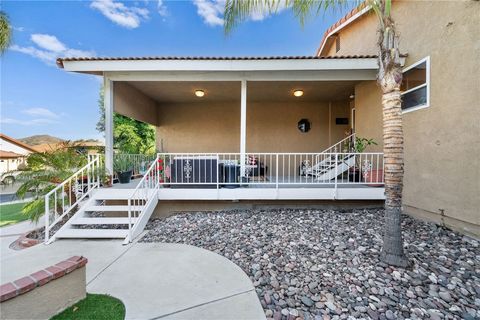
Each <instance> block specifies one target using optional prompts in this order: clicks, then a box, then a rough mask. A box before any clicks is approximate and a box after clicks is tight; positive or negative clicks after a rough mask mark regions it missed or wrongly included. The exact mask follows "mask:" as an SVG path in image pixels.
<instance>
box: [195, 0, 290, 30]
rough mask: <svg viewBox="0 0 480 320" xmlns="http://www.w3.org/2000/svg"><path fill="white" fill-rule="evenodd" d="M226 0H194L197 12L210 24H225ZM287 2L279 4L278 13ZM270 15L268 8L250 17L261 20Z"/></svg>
mask: <svg viewBox="0 0 480 320" xmlns="http://www.w3.org/2000/svg"><path fill="white" fill-rule="evenodd" d="M225 2H226V1H225V0H193V4H194V5H195V6H196V7H197V13H198V15H199V16H201V17H202V18H203V21H204V22H205V23H206V24H208V25H210V26H222V25H223V12H224V10H225ZM285 8H286V7H285V3H284V2H283V1H282V2H280V3H279V4H278V8H277V13H278V12H281V11H283V10H284V9H285ZM268 16H270V13H269V10H268V8H263V9H259V10H257V11H255V12H253V13H252V14H250V17H249V19H250V20H253V21H261V20H263V19H265V18H267V17H268Z"/></svg>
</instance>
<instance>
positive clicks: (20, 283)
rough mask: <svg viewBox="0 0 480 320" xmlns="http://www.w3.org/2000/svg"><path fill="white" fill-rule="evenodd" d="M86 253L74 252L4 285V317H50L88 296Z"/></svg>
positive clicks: (0, 293)
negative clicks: (72, 255) (53, 263)
mask: <svg viewBox="0 0 480 320" xmlns="http://www.w3.org/2000/svg"><path fill="white" fill-rule="evenodd" d="M87 262H88V260H87V259H86V258H85V257H79V256H74V257H71V258H69V259H67V260H64V261H61V262H59V263H57V264H55V265H52V266H50V267H47V268H45V269H42V270H39V271H37V272H34V273H32V274H31V275H29V276H26V277H23V278H20V279H18V280H15V281H13V282H9V283H5V284H3V285H1V286H0V309H1V310H2V311H1V313H0V319H49V318H51V317H52V316H54V315H56V314H57V313H59V312H61V311H62V310H64V309H66V308H68V307H70V306H71V305H73V304H74V303H76V302H78V301H79V300H81V299H84V298H85V297H86V280H85V265H86V264H87Z"/></svg>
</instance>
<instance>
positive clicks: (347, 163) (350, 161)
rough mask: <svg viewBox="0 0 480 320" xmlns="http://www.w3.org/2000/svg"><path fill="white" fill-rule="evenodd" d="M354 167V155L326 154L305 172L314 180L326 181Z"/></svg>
mask: <svg viewBox="0 0 480 320" xmlns="http://www.w3.org/2000/svg"><path fill="white" fill-rule="evenodd" d="M353 166H355V155H354V154H349V153H347V154H327V156H326V157H325V158H324V159H323V160H322V161H320V162H318V163H317V164H315V165H314V166H312V167H311V168H309V169H308V170H307V174H308V175H312V176H314V177H315V179H316V180H319V181H328V180H332V179H335V177H337V176H338V175H340V174H342V173H344V172H345V171H347V170H348V169H350V168H352V167H353Z"/></svg>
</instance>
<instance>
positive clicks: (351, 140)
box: [322, 133, 355, 153]
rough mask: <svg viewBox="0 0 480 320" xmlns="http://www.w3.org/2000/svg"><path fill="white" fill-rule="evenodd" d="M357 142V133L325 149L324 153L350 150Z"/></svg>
mask: <svg viewBox="0 0 480 320" xmlns="http://www.w3.org/2000/svg"><path fill="white" fill-rule="evenodd" d="M354 144H355V133H352V134H351V135H349V136H348V137H345V138H344V139H342V140H340V141H339V142H337V143H335V144H334V145H332V146H330V147H328V148H327V149H325V150H323V151H322V153H337V152H350V151H352V147H353V146H354Z"/></svg>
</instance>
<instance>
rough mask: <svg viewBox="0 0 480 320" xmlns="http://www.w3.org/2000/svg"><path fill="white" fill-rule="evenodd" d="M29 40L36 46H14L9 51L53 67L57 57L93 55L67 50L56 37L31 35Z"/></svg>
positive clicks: (86, 52)
mask: <svg viewBox="0 0 480 320" xmlns="http://www.w3.org/2000/svg"><path fill="white" fill-rule="evenodd" d="M30 40H31V41H32V42H33V43H34V44H35V45H36V46H37V47H34V46H28V47H21V46H18V45H16V44H14V45H12V46H11V47H10V50H12V51H17V52H21V53H24V54H28V55H30V56H32V57H34V58H37V59H40V60H42V61H43V62H45V63H47V64H49V65H54V64H55V59H56V58H57V57H60V56H61V57H91V56H93V55H95V52H93V51H85V50H79V49H72V48H68V47H67V46H66V45H65V44H64V43H62V42H61V41H60V40H58V39H57V37H55V36H52V35H49V34H40V33H36V34H32V35H31V36H30Z"/></svg>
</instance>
